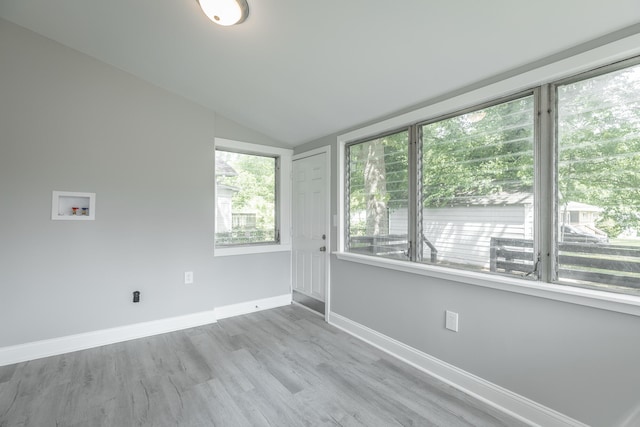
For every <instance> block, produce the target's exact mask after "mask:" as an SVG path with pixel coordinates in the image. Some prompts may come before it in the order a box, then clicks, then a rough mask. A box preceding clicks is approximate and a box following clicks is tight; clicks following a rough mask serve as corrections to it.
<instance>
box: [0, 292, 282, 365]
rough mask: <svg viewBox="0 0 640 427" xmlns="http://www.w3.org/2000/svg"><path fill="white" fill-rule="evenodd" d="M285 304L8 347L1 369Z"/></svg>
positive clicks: (275, 300) (231, 308) (260, 303)
mask: <svg viewBox="0 0 640 427" xmlns="http://www.w3.org/2000/svg"><path fill="white" fill-rule="evenodd" d="M288 304H291V294H286V295H280V296H277V297H271V298H264V299H259V300H255V301H248V302H243V303H239V304H233V305H227V306H222V307H216V308H215V309H213V310H210V311H203V312H200V313H193V314H187V315H184V316H178V317H170V318H168V319H160V320H154V321H151V322H144V323H136V324H133V325H127V326H121V327H117V328H110V329H102V330H99V331H93V332H86V333H82V334H76V335H68V336H65V337H60V338H53V339H49V340H42V341H34V342H30V343H26V344H19V345H14V346H10V347H0V366H5V365H12V364H14V363H20V362H26V361H27V360H34V359H40V358H42V357H49V356H56V355H59V354H64V353H70V352H73V351H79V350H86V349H89V348H94V347H100V346H103V345H108V344H115V343H118V342H123V341H129V340H133V339H136V338H144V337H149V336H152V335H158V334H164V333H167V332H174V331H179V330H182V329H188V328H193V327H196V326H202V325H208V324H210V323H216V322H217V321H218V319H224V318H227V317H232V316H239V315H241V314H247V313H253V312H255V311H260V310H266V309H269V308H275V307H281V306H284V305H288Z"/></svg>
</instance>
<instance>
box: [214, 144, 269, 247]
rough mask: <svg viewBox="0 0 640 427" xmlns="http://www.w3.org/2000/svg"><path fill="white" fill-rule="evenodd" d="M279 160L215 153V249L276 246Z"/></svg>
mask: <svg viewBox="0 0 640 427" xmlns="http://www.w3.org/2000/svg"><path fill="white" fill-rule="evenodd" d="M278 161H279V160H278V158H277V157H267V156H262V155H255V154H244V153H234V152H231V151H226V150H222V149H217V150H216V206H217V212H216V245H217V246H225V245H247V244H258V243H277V242H278V239H279V236H278V234H279V232H278V227H277V224H276V218H277V215H276V172H277V169H278Z"/></svg>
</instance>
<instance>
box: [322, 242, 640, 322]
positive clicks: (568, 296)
mask: <svg viewBox="0 0 640 427" xmlns="http://www.w3.org/2000/svg"><path fill="white" fill-rule="evenodd" d="M334 255H336V257H337V258H338V259H339V260H342V261H349V262H356V263H359V264H366V265H371V266H374V267H380V268H388V269H391V270H397V271H403V272H406V273H412V274H418V275H421V276H427V277H434V278H438V279H443V280H451V281H454V282H459V283H464V284H469V285H476V286H483V287H485V288H491V289H498V290H501V291H506V292H515V293H519V294H524V295H531V296H535V297H538V298H546V299H550V300H555V301H563V302H568V303H571V304H578V305H583V306H587V307H594V308H599V309H603V310H608V311H614V312H618V313H625V314H631V315H634V316H640V297H637V296H634V295H625V294H616V293H612V292H604V291H597V290H591V289H584V288H577V287H573V286H566V285H557V284H550V283H543V282H538V281H530V280H524V279H518V278H515V277H505V276H498V275H493V274H486V273H480V272H475V271H466V270H456V269H452V268H446V267H439V266H433V265H425V264H418V263H413V262H408V261H399V260H393V259H386V258H377V257H372V256H367V255H359V254H353V253H349V252H334Z"/></svg>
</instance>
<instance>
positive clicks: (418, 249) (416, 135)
mask: <svg viewBox="0 0 640 427" xmlns="http://www.w3.org/2000/svg"><path fill="white" fill-rule="evenodd" d="M409 135H410V140H409V215H408V221H409V224H408V226H409V228H408V229H409V245H410V246H409V259H410V260H411V261H418V262H419V261H421V258H422V238H421V236H422V210H421V209H420V203H421V200H422V179H421V178H420V175H421V174H420V171H421V170H422V165H421V160H422V159H421V157H422V156H421V155H420V151H421V150H420V146H421V144H420V127H419V126H417V125H413V126H411V127H410V129H409Z"/></svg>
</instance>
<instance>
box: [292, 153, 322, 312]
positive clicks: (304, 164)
mask: <svg viewBox="0 0 640 427" xmlns="http://www.w3.org/2000/svg"><path fill="white" fill-rule="evenodd" d="M326 157H327V155H326V153H320V154H316V155H313V156H310V157H305V158H302V159H298V160H294V162H293V242H292V244H293V289H294V290H295V291H298V292H300V293H303V294H305V295H307V296H310V297H313V298H315V299H317V300H320V301H325V294H326V287H327V285H326V282H327V277H326V270H327V269H326V267H327V262H328V253H329V248H328V247H327V242H328V241H327V233H328V232H329V230H328V224H327V213H326V212H327V200H326V180H327V176H326V161H327V158H326Z"/></svg>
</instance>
